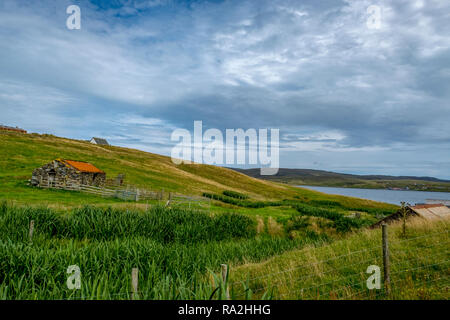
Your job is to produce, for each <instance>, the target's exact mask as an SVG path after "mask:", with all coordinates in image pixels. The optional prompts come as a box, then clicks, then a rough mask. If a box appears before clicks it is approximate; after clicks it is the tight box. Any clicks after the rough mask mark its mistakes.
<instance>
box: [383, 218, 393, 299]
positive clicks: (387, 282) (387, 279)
mask: <svg viewBox="0 0 450 320" xmlns="http://www.w3.org/2000/svg"><path fill="white" fill-rule="evenodd" d="M381 230H382V241H383V270H384V288H385V290H386V293H387V295H388V296H389V295H390V294H391V276H390V263H389V245H388V232H387V224H386V223H383V224H382V225H381Z"/></svg>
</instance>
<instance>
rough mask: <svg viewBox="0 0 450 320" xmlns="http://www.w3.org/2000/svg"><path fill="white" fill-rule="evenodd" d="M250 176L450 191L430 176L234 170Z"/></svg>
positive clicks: (331, 184)
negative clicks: (262, 174)
mask: <svg viewBox="0 0 450 320" xmlns="http://www.w3.org/2000/svg"><path fill="white" fill-rule="evenodd" d="M234 170H236V171H238V172H241V173H244V174H246V175H248V176H250V177H253V178H258V179H263V180H268V181H275V182H283V183H288V184H291V185H311V186H327V187H344V188H367V189H388V188H400V189H409V190H421V191H441V192H450V181H448V180H442V179H437V178H433V177H414V176H398V177H397V176H386V175H356V174H346V173H337V172H330V171H324V170H313V169H285V168H280V170H279V171H278V173H277V174H276V175H273V176H261V175H260V174H259V169H234Z"/></svg>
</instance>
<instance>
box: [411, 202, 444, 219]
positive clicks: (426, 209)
mask: <svg viewBox="0 0 450 320" xmlns="http://www.w3.org/2000/svg"><path fill="white" fill-rule="evenodd" d="M410 208H411V210H413V211H414V212H415V213H416V214H418V215H419V216H421V217H422V218H425V219H429V220H431V219H436V218H445V217H450V209H449V208H448V207H447V206H445V205H443V204H441V203H438V204H420V205H416V206H414V207H410Z"/></svg>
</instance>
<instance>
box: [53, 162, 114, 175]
mask: <svg viewBox="0 0 450 320" xmlns="http://www.w3.org/2000/svg"><path fill="white" fill-rule="evenodd" d="M56 160H57V161H59V162H61V163H64V164H65V165H68V166H70V167H72V168H74V169H77V170H78V171H81V172H87V173H105V172H104V171H103V170H100V169H99V168H97V167H96V166H94V165H93V164H91V163H89V162H84V161H77V160H67V159H56Z"/></svg>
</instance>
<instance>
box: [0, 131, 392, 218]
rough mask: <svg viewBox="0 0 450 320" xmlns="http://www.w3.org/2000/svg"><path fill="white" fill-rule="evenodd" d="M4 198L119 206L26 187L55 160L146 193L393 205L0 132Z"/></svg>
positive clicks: (128, 152)
mask: <svg viewBox="0 0 450 320" xmlns="http://www.w3.org/2000/svg"><path fill="white" fill-rule="evenodd" d="M0 153H1V154H2V157H1V158H0V198H1V199H7V200H14V201H16V202H19V203H26V204H32V203H43V202H44V203H60V204H64V205H69V206H70V205H78V204H82V203H91V204H92V203H107V204H112V203H117V202H118V201H117V200H113V199H105V198H101V197H96V196H92V195H87V194H81V193H76V192H66V191H60V190H42V189H37V188H32V187H29V186H28V185H27V180H28V179H30V177H31V173H32V171H33V169H35V168H37V167H40V166H42V165H44V164H46V163H48V162H50V161H52V160H54V159H56V158H66V159H72V160H81V161H87V162H90V163H92V164H94V165H95V166H97V167H99V168H100V169H102V170H104V171H105V172H106V174H107V177H109V178H114V177H115V176H116V175H117V174H119V173H124V174H125V175H126V179H125V183H126V184H127V183H128V184H132V185H135V186H138V187H141V188H145V189H148V190H162V189H164V191H172V192H178V193H181V194H185V195H202V194H203V193H204V192H209V193H221V192H223V191H225V190H231V191H235V192H239V193H243V194H246V195H248V196H249V197H250V198H251V199H252V200H255V201H258V200H259V201H267V200H282V199H294V198H297V199H302V200H304V201H308V200H314V199H316V200H332V201H338V202H340V203H342V204H344V205H346V206H347V207H371V208H387V209H392V208H394V206H391V205H387V204H382V203H377V202H373V201H368V200H362V199H356V198H348V197H341V196H332V195H325V194H321V193H318V192H314V191H309V190H305V189H300V188H296V187H292V186H287V185H284V184H280V183H274V182H270V181H262V180H259V179H255V178H251V177H248V176H246V175H244V174H242V173H239V172H236V171H234V170H230V169H227V168H222V167H218V166H211V165H203V164H189V165H187V164H181V165H175V164H174V163H173V162H172V161H171V159H170V157H166V156H162V155H157V154H153V153H148V152H144V151H140V150H135V149H129V148H122V147H115V146H98V145H93V144H91V143H89V142H87V141H82V140H73V139H66V138H60V137H55V136H52V135H39V134H17V133H4V132H2V133H0Z"/></svg>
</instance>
